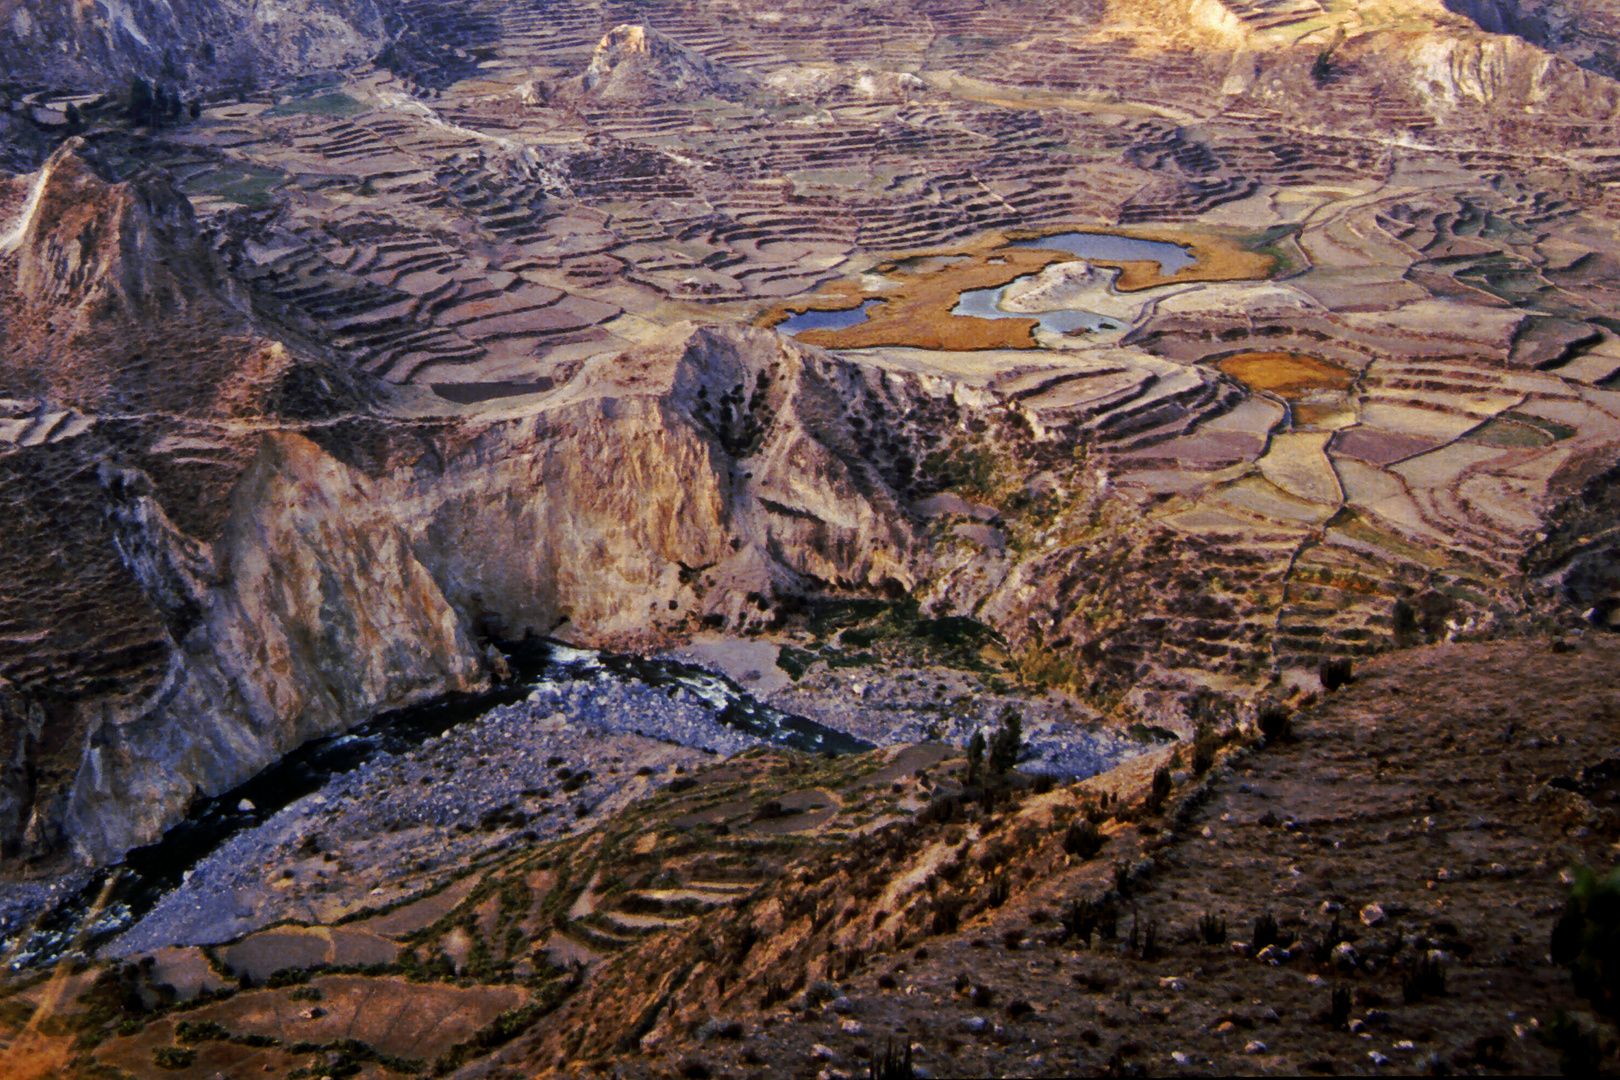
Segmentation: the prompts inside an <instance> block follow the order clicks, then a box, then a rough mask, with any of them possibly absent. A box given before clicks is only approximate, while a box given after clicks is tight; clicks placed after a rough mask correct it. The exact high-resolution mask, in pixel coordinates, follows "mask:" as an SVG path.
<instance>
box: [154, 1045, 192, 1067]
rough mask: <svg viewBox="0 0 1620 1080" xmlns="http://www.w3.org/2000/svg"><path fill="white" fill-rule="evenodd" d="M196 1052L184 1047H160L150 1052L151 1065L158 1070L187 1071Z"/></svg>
mask: <svg viewBox="0 0 1620 1080" xmlns="http://www.w3.org/2000/svg"><path fill="white" fill-rule="evenodd" d="M196 1060H197V1051H195V1050H191V1049H188V1048H186V1047H184V1046H160V1047H158V1048H157V1049H156V1050H153V1051H152V1064H154V1065H156V1066H157V1067H158V1068H160V1069H189V1068H191V1064H192V1062H194V1061H196Z"/></svg>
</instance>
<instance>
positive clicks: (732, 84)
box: [579, 23, 751, 102]
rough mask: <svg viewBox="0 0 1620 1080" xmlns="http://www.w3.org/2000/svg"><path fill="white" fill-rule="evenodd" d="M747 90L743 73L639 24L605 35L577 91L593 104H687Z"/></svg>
mask: <svg viewBox="0 0 1620 1080" xmlns="http://www.w3.org/2000/svg"><path fill="white" fill-rule="evenodd" d="M750 86H751V81H750V80H749V79H748V78H747V77H746V76H744V75H743V74H742V73H740V72H737V71H734V70H733V69H731V68H729V67H727V66H725V65H724V64H719V63H716V62H714V61H713V60H710V59H709V58H708V57H706V56H704V55H703V54H702V53H700V52H696V51H694V50H692V49H688V48H686V47H685V46H684V45H680V44H677V43H676V42H674V41H672V40H671V39H670V38H668V37H667V36H665V35H664V34H662V33H660V32H659V31H657V30H654V29H652V28H651V27H649V26H647V25H645V24H643V23H625V24H623V25H622V26H615V27H614V28H613V29H612V30H609V31H608V32H607V33H606V34H605V35H603V37H602V40H601V41H600V42H598V43H597V46H596V51H595V52H594V53H592V54H591V63H590V66H589V67H587V68H586V69H585V73H584V74H583V75H581V76H580V79H579V89H580V92H581V93H582V94H583V95H584V96H585V97H587V98H589V99H591V100H595V101H620V102H632V101H686V100H692V99H696V98H700V97H703V96H705V95H708V94H718V95H720V96H723V97H725V96H734V95H737V94H741V93H746V92H747V91H748V90H749V88H750Z"/></svg>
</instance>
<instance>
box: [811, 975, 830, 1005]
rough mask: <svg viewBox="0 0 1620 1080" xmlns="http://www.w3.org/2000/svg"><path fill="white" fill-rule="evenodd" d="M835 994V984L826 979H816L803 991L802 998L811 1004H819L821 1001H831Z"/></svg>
mask: <svg viewBox="0 0 1620 1080" xmlns="http://www.w3.org/2000/svg"><path fill="white" fill-rule="evenodd" d="M837 996H838V987H837V985H836V984H834V983H832V982H829V981H828V980H826V979H817V980H816V981H815V982H813V983H811V984H810V985H809V986H808V987H807V988H806V989H805V991H804V1000H806V1001H808V1002H809V1003H810V1004H812V1005H820V1004H822V1003H823V1002H827V1001H831V1000H832V999H833V998H835V997H837Z"/></svg>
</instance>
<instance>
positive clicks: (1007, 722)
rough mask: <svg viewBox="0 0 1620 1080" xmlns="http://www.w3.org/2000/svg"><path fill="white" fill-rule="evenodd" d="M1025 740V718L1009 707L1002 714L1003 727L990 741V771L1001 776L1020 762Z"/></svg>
mask: <svg viewBox="0 0 1620 1080" xmlns="http://www.w3.org/2000/svg"><path fill="white" fill-rule="evenodd" d="M1023 742H1024V718H1023V717H1021V716H1019V715H1018V713H1017V712H1015V711H1014V710H1013V709H1011V708H1009V709H1007V710H1006V711H1005V712H1003V713H1002V714H1001V727H1000V728H999V729H997V731H996V737H995V738H994V739H993V740H991V743H990V771H991V772H993V773H996V774H997V775H998V776H999V775H1001V774H1002V773H1005V772H1007V771H1008V770H1009V769H1011V768H1012V767H1013V766H1014V765H1016V764H1018V752H1019V750H1021V749H1022V748H1023Z"/></svg>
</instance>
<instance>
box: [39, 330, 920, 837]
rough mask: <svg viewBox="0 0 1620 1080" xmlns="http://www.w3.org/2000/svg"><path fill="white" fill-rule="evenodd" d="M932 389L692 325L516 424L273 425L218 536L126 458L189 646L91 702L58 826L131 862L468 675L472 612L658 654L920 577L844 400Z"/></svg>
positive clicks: (145, 577) (484, 626) (123, 478)
mask: <svg viewBox="0 0 1620 1080" xmlns="http://www.w3.org/2000/svg"><path fill="white" fill-rule="evenodd" d="M919 393H920V391H919V390H918V388H917V387H915V386H908V385H905V384H904V382H903V380H902V381H894V382H892V383H891V381H890V380H887V379H877V380H876V382H875V383H874V381H872V377H871V376H869V375H868V374H867V373H864V372H861V371H859V370H858V369H854V368H853V367H851V366H850V365H847V364H843V363H840V362H838V361H835V360H832V359H830V358H827V357H824V356H817V355H814V354H812V353H810V352H809V351H807V350H804V349H801V348H797V347H795V346H792V345H790V344H788V343H787V342H785V341H784V340H783V339H780V338H778V337H777V336H776V335H774V334H771V333H769V332H766V331H758V330H737V331H728V332H720V331H715V330H709V329H699V328H694V327H690V326H688V327H677V328H675V329H674V330H672V331H671V332H670V333H669V335H667V336H666V337H665V338H663V339H661V340H658V341H655V342H653V343H652V344H650V345H648V346H645V347H642V348H640V349H638V350H636V351H634V352H633V353H631V354H630V355H628V356H626V357H624V358H622V359H621V360H620V361H618V362H617V363H611V362H603V363H601V364H597V365H593V366H589V367H587V368H585V369H584V370H582V371H581V372H580V373H579V375H578V376H577V377H576V378H575V379H573V380H572V381H570V382H569V383H567V384H565V385H564V386H562V387H560V388H558V390H557V391H556V392H555V393H553V394H552V395H550V396H548V397H547V398H545V399H544V400H542V401H540V402H538V403H537V405H536V406H535V407H534V408H533V409H532V410H526V411H524V412H522V413H520V414H518V415H512V416H509V417H506V418H502V419H497V420H485V421H472V422H461V423H452V422H444V421H424V422H418V423H398V422H390V421H388V420H386V419H383V418H380V417H377V418H371V417H367V418H355V419H354V420H352V421H350V422H348V423H347V424H346V425H340V426H339V427H338V428H337V429H329V430H318V429H308V430H303V431H298V430H277V431H270V432H266V433H264V434H263V435H262V436H260V438H259V443H258V449H257V451H256V452H255V453H254V454H253V456H252V458H251V460H250V461H248V462H247V463H246V464H245V467H244V468H243V470H242V472H241V474H240V477H239V478H238V479H237V481H236V483H235V485H234V489H233V491H232V493H231V495H230V513H229V517H228V519H227V520H226V521H225V523H224V525H223V526H222V528H221V529H220V530H219V533H218V535H217V537H215V538H214V539H213V540H211V541H203V540H200V539H198V538H197V537H195V536H191V535H188V534H186V533H185V532H184V531H182V530H181V529H179V528H177V527H176V526H175V525H174V523H173V522H172V521H171V519H170V518H169V516H168V514H167V513H166V511H165V510H164V508H163V505H162V499H163V493H162V492H161V491H159V490H157V489H156V488H155V487H154V486H153V485H152V483H151V481H150V479H149V478H148V477H147V476H146V474H145V473H142V472H139V471H137V470H124V471H122V472H116V473H112V472H109V473H108V475H106V476H105V477H104V488H105V490H106V493H107V512H108V514H109V516H110V518H111V519H112V521H113V523H114V533H115V542H116V545H117V549H118V552H119V555H120V557H121V559H122V562H123V565H124V566H125V567H126V568H127V569H128V571H129V572H130V573H131V574H132V575H133V577H134V578H135V579H136V581H138V582H139V585H140V587H141V589H142V591H143V592H144V594H145V596H146V598H147V600H148V602H149V603H150V605H151V606H152V608H153V609H154V610H155V611H156V612H157V613H158V614H159V616H160V617H161V618H162V620H163V622H164V625H165V627H166V628H167V633H168V637H169V639H170V641H171V642H172V649H171V651H170V655H169V658H168V666H167V670H166V672H165V674H164V677H163V679H162V681H161V682H160V684H159V685H157V686H156V687H155V688H154V689H153V690H152V691H151V692H150V693H148V694H146V695H144V696H142V697H141V698H139V699H138V700H134V701H126V702H122V703H120V704H119V705H118V706H116V707H113V706H107V707H105V708H104V709H103V710H102V711H101V712H100V713H99V714H92V715H90V716H88V717H87V718H86V719H85V724H86V727H85V731H84V735H83V747H84V750H83V760H82V764H81V767H80V768H79V769H78V770H77V773H76V775H74V777H73V778H72V785H71V795H70V797H69V799H68V801H67V806H66V809H65V818H64V821H63V829H62V832H63V833H64V834H65V835H66V836H68V837H70V838H71V843H72V844H73V846H74V848H75V850H76V851H77V852H78V853H79V854H80V855H81V856H82V857H83V858H85V859H87V860H96V861H99V860H105V859H107V858H111V857H115V856H117V855H118V854H119V853H121V852H122V851H124V850H126V849H128V848H129V847H131V846H134V845H136V844H138V843H141V842H143V841H146V840H149V839H151V838H152V837H154V836H156V835H157V833H158V832H159V831H160V830H161V829H162V827H163V826H164V825H166V824H167V823H169V822H171V821H173V820H175V819H176V818H177V817H178V816H180V815H181V814H182V813H183V812H184V810H185V808H186V805H187V804H188V802H189V801H190V799H191V798H192V797H193V796H194V794H195V793H197V792H198V791H202V792H207V793H213V792H217V791H219V790H222V789H224V788H227V787H229V786H230V785H232V784H234V783H236V782H238V781H240V780H242V779H244V778H245V777H246V776H248V775H251V774H252V773H253V772H255V771H257V770H258V769H259V768H262V767H263V766H264V765H266V764H269V763H270V762H271V761H273V760H274V759H275V758H277V757H279V756H281V755H282V754H284V753H286V752H287V751H288V750H290V749H292V748H294V747H296V746H297V745H299V744H300V743H302V742H304V741H306V740H308V739H311V738H314V737H318V736H321V735H327V734H331V733H333V732H336V731H340V730H342V729H343V728H345V727H346V726H349V725H351V724H353V723H356V722H358V721H359V720H361V719H364V718H366V717H368V716H370V715H373V714H374V713H376V712H378V711H379V710H382V709H386V708H390V707H397V706H400V705H403V704H408V703H411V702H414V701H419V700H421V699H423V698H425V697H428V696H431V695H434V694H437V693H441V692H444V691H446V690H464V689H471V688H474V687H475V686H477V685H479V684H480V683H481V682H482V681H483V679H484V677H485V669H486V662H485V659H484V654H483V647H482V645H481V644H480V643H479V641H478V640H477V639H476V637H475V633H474V631H475V628H476V629H478V630H485V631H491V630H492V631H495V632H498V633H501V634H503V635H513V636H521V635H523V634H526V633H543V632H546V631H549V630H552V629H553V628H555V627H557V626H558V625H559V624H561V623H564V622H566V631H565V632H566V635H567V636H568V637H570V638H572V639H574V640H580V641H584V642H588V643H593V644H602V643H609V642H612V643H621V644H636V643H641V644H645V643H647V642H649V641H653V640H658V639H659V638H660V636H661V635H665V634H669V633H673V632H677V631H679V630H683V629H685V630H689V629H692V628H695V627H696V626H698V625H704V624H707V625H714V624H717V623H718V624H724V625H726V626H729V627H733V628H738V627H742V626H746V625H750V624H758V623H763V622H767V621H769V620H770V619H771V618H772V617H773V614H774V609H775V608H776V606H777V605H778V604H779V603H780V602H782V601H783V600H785V599H787V598H789V597H793V596H799V595H803V594H804V593H805V592H808V591H813V590H816V589H821V588H826V587H828V586H829V585H839V586H844V587H847V588H856V589H859V590H863V591H878V590H882V589H884V588H885V587H887V588H889V589H891V590H894V589H903V588H907V587H909V586H910V585H911V584H912V583H913V580H914V579H913V574H914V573H915V569H914V567H915V561H916V560H915V556H916V554H917V552H916V544H915V541H914V538H913V537H912V534H911V531H910V529H909V527H908V526H907V525H906V523H905V519H904V516H903V515H902V513H901V511H900V507H899V504H898V501H897V499H896V496H895V494H894V492H893V491H892V490H891V489H890V487H889V486H888V484H887V482H886V481H885V479H884V478H883V477H882V476H881V475H880V474H879V472H878V470H877V469H876V468H875V467H874V466H873V465H871V464H870V463H869V462H867V461H865V460H862V459H860V458H859V457H858V456H857V455H856V453H855V452H854V447H853V442H852V440H851V439H850V437H849V431H848V426H847V414H848V407H849V402H851V401H863V400H864V401H868V402H869V401H870V400H871V399H874V398H877V397H883V396H888V397H891V398H893V399H894V400H895V401H897V402H899V403H900V404H901V405H902V406H904V405H905V399H906V397H907V396H909V395H915V394H919ZM323 444H324V446H323ZM343 459H347V460H343ZM368 466H369V468H368ZM38 801H39V800H38V799H37V798H36V803H37V802H38Z"/></svg>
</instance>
